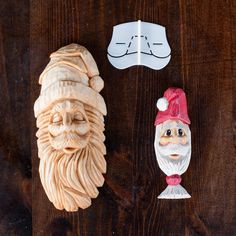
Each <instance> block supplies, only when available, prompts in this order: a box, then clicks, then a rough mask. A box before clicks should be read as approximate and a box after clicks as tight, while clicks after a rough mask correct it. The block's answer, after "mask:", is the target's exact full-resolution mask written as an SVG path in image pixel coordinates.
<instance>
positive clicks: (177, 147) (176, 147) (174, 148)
mask: <svg viewBox="0 0 236 236" xmlns="http://www.w3.org/2000/svg"><path fill="white" fill-rule="evenodd" d="M189 148H190V146H189V144H186V145H182V144H173V143H170V144H168V145H165V146H161V145H160V144H159V145H158V149H159V152H160V154H161V155H162V156H170V155H172V154H177V155H180V156H186V155H187V153H188V151H189Z"/></svg>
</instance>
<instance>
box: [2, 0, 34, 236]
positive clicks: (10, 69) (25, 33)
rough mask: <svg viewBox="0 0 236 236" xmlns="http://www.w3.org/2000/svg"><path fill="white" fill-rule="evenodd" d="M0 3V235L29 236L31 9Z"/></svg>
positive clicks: (10, 0)
mask: <svg viewBox="0 0 236 236" xmlns="http://www.w3.org/2000/svg"><path fill="white" fill-rule="evenodd" d="M21 2H22V4H17V1H12V0H9V1H1V4H0V110H1V111H0V120H1V122H0V130H1V132H0V176H1V177H0V235H25V236H26V235H31V227H32V224H31V139H30V129H31V125H30V116H29V113H30V112H31V104H30V99H29V97H30V86H29V84H30V80H29V4H28V2H27V1H21Z"/></svg>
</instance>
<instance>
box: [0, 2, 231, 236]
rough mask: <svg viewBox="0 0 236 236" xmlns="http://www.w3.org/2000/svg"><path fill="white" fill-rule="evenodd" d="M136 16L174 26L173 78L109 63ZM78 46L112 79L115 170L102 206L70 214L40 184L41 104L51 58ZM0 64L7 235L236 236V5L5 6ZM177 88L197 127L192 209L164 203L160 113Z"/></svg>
mask: <svg viewBox="0 0 236 236" xmlns="http://www.w3.org/2000/svg"><path fill="white" fill-rule="evenodd" d="M138 19H141V20H143V21H149V22H154V23H157V24H160V25H163V26H165V27H166V29H167V36H168V41H169V44H170V46H171V48H172V59H171V61H170V63H169V64H168V66H166V67H165V68H164V69H163V70H160V71H154V70H151V69H149V68H146V67H141V66H140V67H132V68H128V69H125V70H117V69H115V68H114V67H112V66H111V65H110V64H109V62H108V60H107V57H106V50H107V46H108V44H109V42H110V39H111V35H112V27H113V26H114V25H116V24H118V23H122V22H127V21H134V20H138ZM72 42H75V43H79V44H81V45H84V46H85V47H87V48H88V49H89V51H90V52H91V53H92V55H93V56H94V58H95V60H96V62H97V64H98V67H99V70H100V73H101V76H102V77H103V79H104V81H105V88H104V90H103V91H102V95H103V96H104V99H105V101H106V104H107V108H108V116H107V117H106V119H105V122H106V131H105V135H106V146H107V156H106V160H107V164H108V171H107V174H106V175H105V180H106V182H105V184H104V186H103V187H102V188H101V189H100V194H99V197H98V198H97V199H95V200H93V204H92V206H91V207H90V208H88V209H86V210H79V211H78V212H76V213H67V212H65V211H58V210H56V209H55V208H54V207H53V205H52V204H51V203H50V202H49V201H48V199H47V197H46V195H45V193H44V191H43V188H42V186H41V183H40V179H39V175H38V165H39V159H38V157H37V145H36V138H35V132H36V130H37V129H36V125H35V118H34V114H33V104H34V101H35V100H36V98H37V97H38V95H39V91H40V87H39V85H38V77H39V74H40V73H41V72H42V70H43V69H44V67H45V66H46V64H47V63H48V57H49V54H50V53H51V52H53V51H55V50H57V49H58V48H59V47H61V46H64V45H67V44H69V43H72ZM0 55H1V60H0V68H1V73H0V77H1V79H0V108H1V109H0V111H1V112H0V118H1V119H0V120H1V122H0V130H1V132H0V176H1V178H0V206H1V207H0V235H31V229H32V232H33V235H43V236H45V235H46V236H47V235H56V236H57V235H78V236H79V235H81V236H86V235H88V236H106V235H121V236H126V235H132V236H141V235H142V236H144V235H145V236H172V235H173V236H182V235H214V236H218V235H219V236H221V235H222V236H225V235H227V236H228V235H229V236H233V235H236V210H235V209H236V171H235V169H236V139H235V137H236V112H235V110H236V102H235V94H236V82H235V80H236V2H235V1H234V0H227V1H223V0H221V1H220V0H218V1H216V0H213V1H210V0H209V1H206V0H188V1H187V0H180V1H177V0H176V1H174V0H172V1H171V0H169V1H168V0H166V1H164V0H158V1H154V0H153V1H146V0H145V1H144V0H139V1H134V0H125V1H123V0H120V1H115V0H113V1H108V0H107V1H90V0H86V1H85V0H83V1H82V0H58V1H54V0H49V1H45V0H31V1H26V0H21V1H16V0H7V1H3V0H2V1H1V3H0ZM170 86H179V87H182V88H183V89H184V90H185V92H186V94H187V99H188V104H189V116H190V119H191V122H192V124H191V131H192V159H191V163H190V166H189V168H188V170H187V172H186V173H185V174H184V175H183V185H184V186H185V188H186V189H187V190H188V191H189V193H190V194H191V195H192V198H191V199H187V200H158V199H157V196H158V195H159V193H160V192H161V191H162V190H163V189H164V188H165V186H166V183H165V175H164V174H163V173H162V172H161V171H160V169H159V167H158V165H157V162H156V159H155V153H154V149H153V141H154V124H153V123H154V119H155V116H156V107H155V104H156V100H157V98H159V97H160V96H162V95H163V92H164V91H165V90H166V89H167V88H168V87H170ZM31 162H32V178H31ZM31 179H32V182H31ZM31 184H32V185H31ZM31 186H32V201H31ZM31 209H32V211H31ZM31 215H32V224H31Z"/></svg>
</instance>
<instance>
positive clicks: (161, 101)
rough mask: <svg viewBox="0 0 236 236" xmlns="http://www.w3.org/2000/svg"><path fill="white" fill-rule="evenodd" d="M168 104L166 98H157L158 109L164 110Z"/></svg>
mask: <svg viewBox="0 0 236 236" xmlns="http://www.w3.org/2000/svg"><path fill="white" fill-rule="evenodd" d="M168 106H169V102H168V100H167V99H166V98H165V97H163V98H159V99H158V100H157V108H158V109H159V110H160V111H166V110H167V108H168Z"/></svg>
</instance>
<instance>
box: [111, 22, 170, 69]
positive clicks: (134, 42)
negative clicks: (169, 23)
mask: <svg viewBox="0 0 236 236" xmlns="http://www.w3.org/2000/svg"><path fill="white" fill-rule="evenodd" d="M107 57H108V60H109V61H110V63H111V64H112V65H113V66H114V67H116V68H118V69H125V68H128V67H131V66H134V65H143V66H147V67H149V68H152V69H154V70H160V69H162V68H164V67H165V66H166V65H167V64H168V63H169V61H170V58H171V49H170V46H169V44H168V42H167V38H166V30H165V27H163V26H161V25H157V24H153V23H149V22H142V21H140V20H139V21H134V22H128V23H123V24H119V25H116V26H114V27H113V34H112V39H111V42H110V44H109V46H108V49H107Z"/></svg>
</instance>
